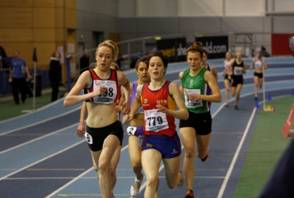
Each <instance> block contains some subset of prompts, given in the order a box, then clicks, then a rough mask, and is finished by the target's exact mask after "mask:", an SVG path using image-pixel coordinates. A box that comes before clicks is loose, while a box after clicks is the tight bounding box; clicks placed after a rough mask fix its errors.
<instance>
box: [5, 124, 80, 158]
mask: <svg viewBox="0 0 294 198" xmlns="http://www.w3.org/2000/svg"><path fill="white" fill-rule="evenodd" d="M75 125H77V123H75V124H73V125H70V126H67V127H65V128H62V129H59V130H57V131H55V132H51V133H48V134H46V135H43V136H41V137H38V138H34V139H31V140H30V141H27V142H24V143H22V144H18V145H16V146H13V147H10V148H8V149H5V150H2V151H0V154H4V153H7V152H9V151H12V150H14V149H17V148H19V147H22V146H25V145H27V144H30V143H33V142H36V141H38V140H41V139H44V138H47V137H49V136H52V135H55V134H57V133H60V132H63V131H65V130H67V129H70V128H72V127H74V126H75Z"/></svg>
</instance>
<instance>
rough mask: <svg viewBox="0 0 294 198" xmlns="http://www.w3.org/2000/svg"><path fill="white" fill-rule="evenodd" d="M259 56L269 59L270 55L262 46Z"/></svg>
mask: <svg viewBox="0 0 294 198" xmlns="http://www.w3.org/2000/svg"><path fill="white" fill-rule="evenodd" d="M260 54H261V56H262V57H270V56H271V55H270V53H268V52H267V51H266V48H265V47H264V46H263V45H262V46H261V48H260Z"/></svg>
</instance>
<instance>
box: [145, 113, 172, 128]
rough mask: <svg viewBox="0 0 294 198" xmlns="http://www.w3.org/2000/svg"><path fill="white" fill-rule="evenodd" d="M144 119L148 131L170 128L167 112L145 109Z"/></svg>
mask: <svg viewBox="0 0 294 198" xmlns="http://www.w3.org/2000/svg"><path fill="white" fill-rule="evenodd" d="M144 119H145V128H146V130H147V131H152V132H159V131H161V130H164V129H168V122H167V117H166V113H163V112H159V111H158V109H151V110H146V111H144Z"/></svg>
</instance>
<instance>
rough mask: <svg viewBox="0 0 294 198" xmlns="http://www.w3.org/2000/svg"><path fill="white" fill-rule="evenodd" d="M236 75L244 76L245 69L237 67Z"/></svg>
mask: <svg viewBox="0 0 294 198" xmlns="http://www.w3.org/2000/svg"><path fill="white" fill-rule="evenodd" d="M234 74H235V75H242V74H243V67H235V69H234Z"/></svg>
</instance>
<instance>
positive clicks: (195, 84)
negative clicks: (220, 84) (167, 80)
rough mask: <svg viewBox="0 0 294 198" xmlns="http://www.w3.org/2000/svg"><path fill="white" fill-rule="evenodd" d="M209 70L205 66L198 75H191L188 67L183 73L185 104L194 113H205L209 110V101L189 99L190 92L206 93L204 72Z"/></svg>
mask: <svg viewBox="0 0 294 198" xmlns="http://www.w3.org/2000/svg"><path fill="white" fill-rule="evenodd" d="M206 71H207V69H205V68H204V67H203V68H201V69H200V71H199V72H198V74H197V75H196V76H191V75H190V69H187V70H185V71H184V73H183V77H182V79H181V82H182V87H183V89H184V97H185V106H186V107H187V109H188V111H190V112H193V113H205V112H209V106H208V102H207V101H204V100H189V98H188V96H189V95H190V94H195V93H196V94H201V95H206V93H207V83H206V81H205V79H204V74H205V72H206Z"/></svg>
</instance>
